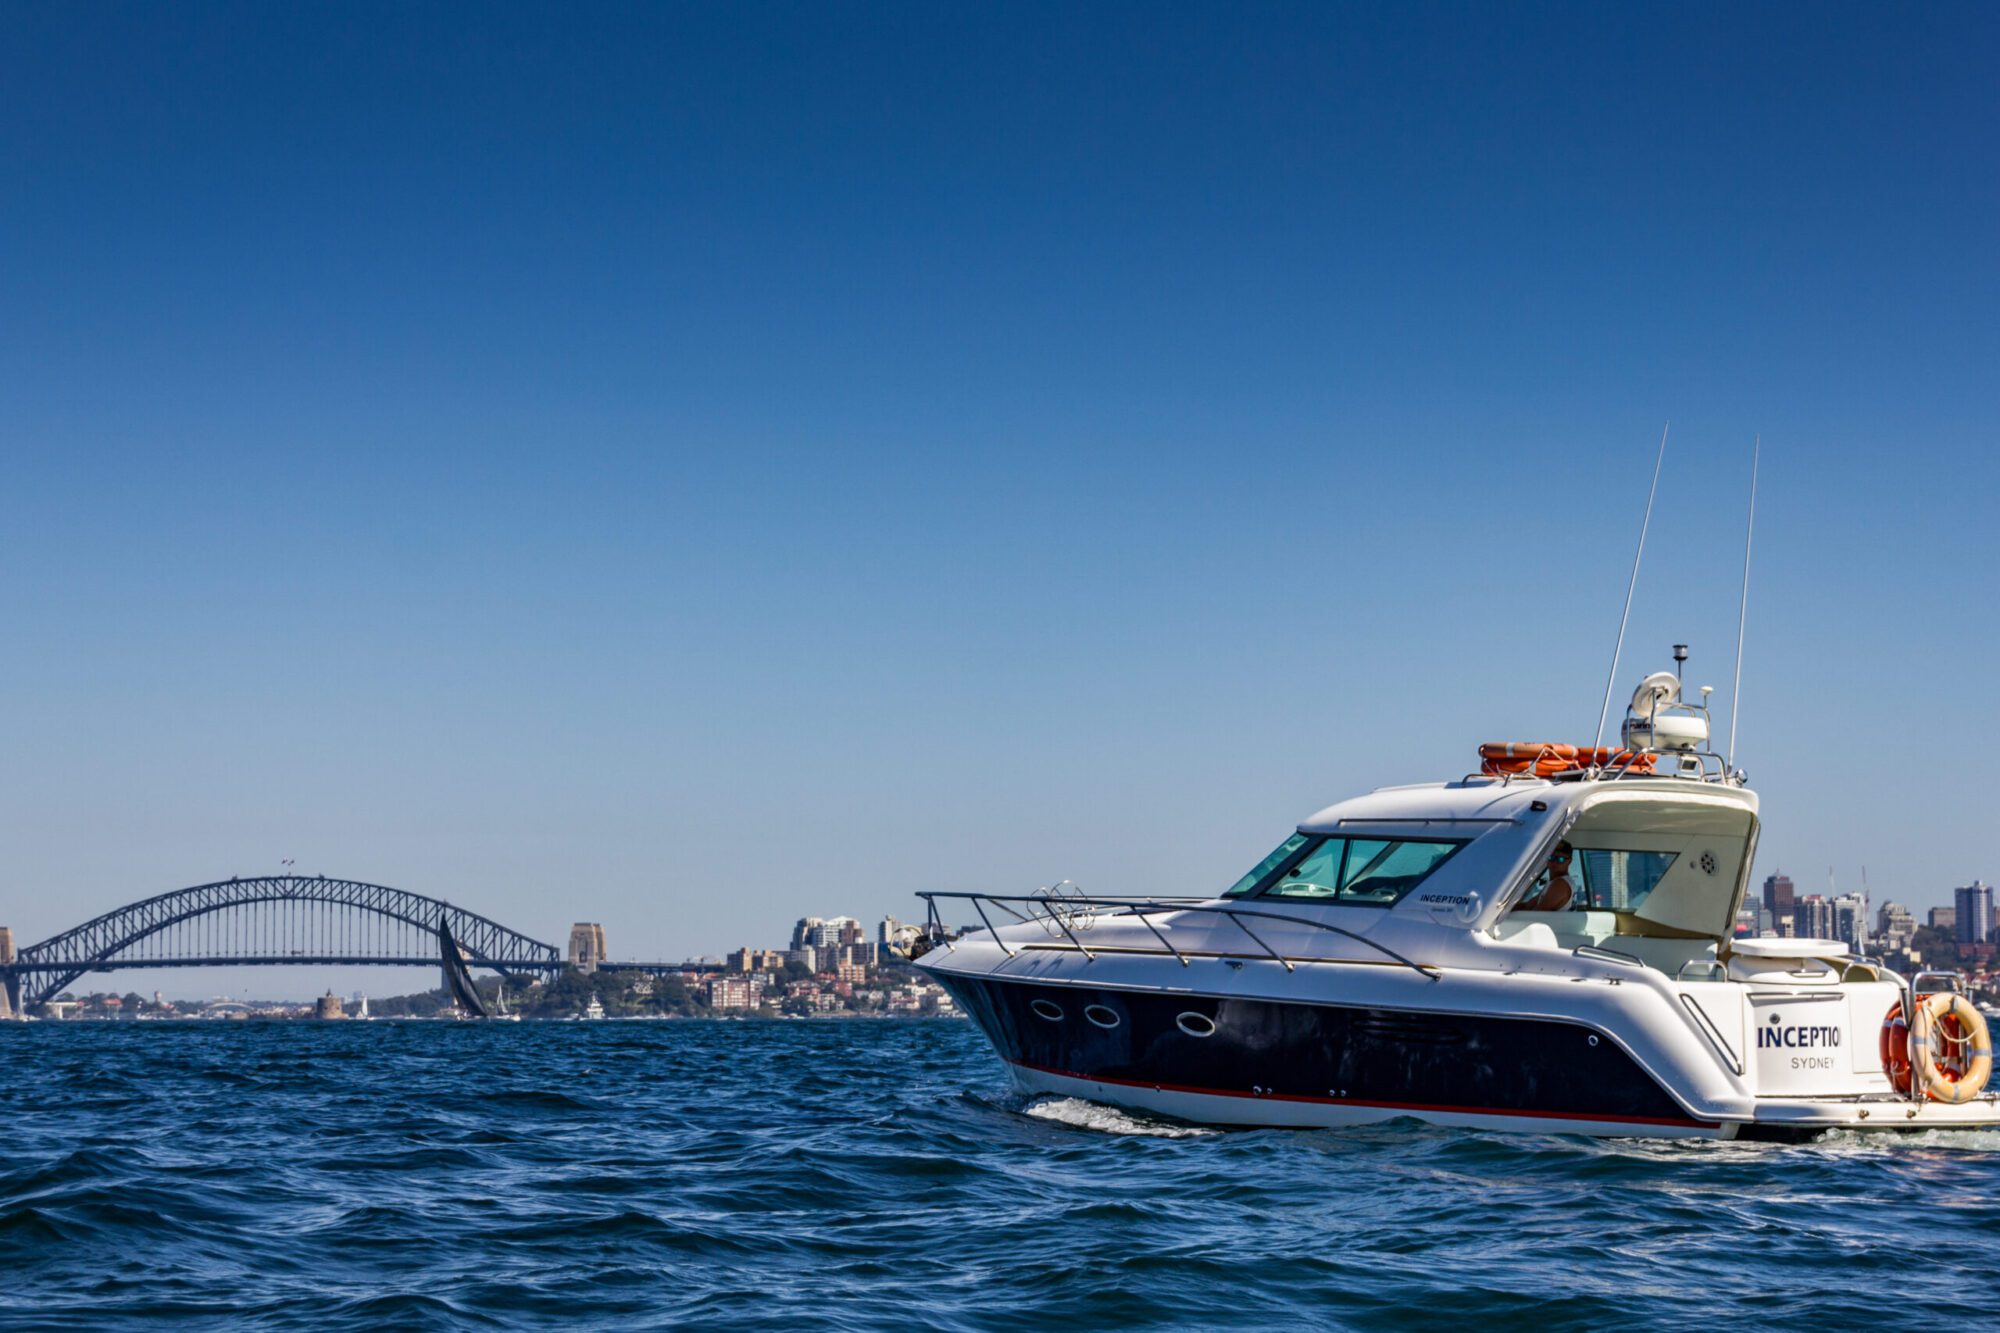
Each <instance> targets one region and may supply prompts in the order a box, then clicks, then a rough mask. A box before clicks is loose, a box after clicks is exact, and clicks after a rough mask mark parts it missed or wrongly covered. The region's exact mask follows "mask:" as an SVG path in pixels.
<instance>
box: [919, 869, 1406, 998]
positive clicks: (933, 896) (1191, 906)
mask: <svg viewBox="0 0 2000 1333" xmlns="http://www.w3.org/2000/svg"><path fill="white" fill-rule="evenodd" d="M917 897H919V898H922V899H923V900H924V906H925V908H926V911H927V914H928V917H929V921H928V924H929V925H931V926H934V927H936V930H935V931H933V932H931V933H932V935H933V937H934V938H936V939H938V940H940V941H942V942H943V943H944V944H945V945H946V947H951V944H952V936H951V933H950V931H949V929H948V928H946V927H945V925H944V918H943V917H941V916H940V915H939V914H938V900H939V899H964V900H965V901H967V902H970V903H971V904H972V906H973V910H974V911H976V912H978V913H979V919H980V920H981V921H982V922H984V923H985V925H986V930H987V933H989V934H991V935H992V936H993V942H994V943H995V944H998V945H999V946H1000V948H1001V951H1002V952H1004V953H1005V954H1006V955H1007V956H1008V957H1009V958H1012V957H1014V956H1015V954H1016V952H1017V950H1015V949H1014V948H1013V947H1012V946H1010V945H1009V944H1008V943H1007V941H1005V940H1003V939H1001V938H1000V935H999V932H998V931H995V930H994V929H993V922H992V920H991V918H989V917H988V916H987V915H986V909H985V908H984V907H983V906H981V904H982V903H991V904H993V905H994V906H995V907H999V908H1001V909H1003V910H1005V911H1007V912H1009V913H1011V914H1012V915H1014V916H1016V917H1020V919H1021V920H1022V921H1023V922H1024V923H1026V922H1030V921H1041V920H1045V919H1050V920H1054V921H1055V922H1056V924H1057V925H1059V926H1061V927H1062V931H1063V933H1064V934H1065V935H1068V936H1069V938H1070V942H1071V943H1073V944H1075V945H1076V947H1077V949H1078V951H1079V952H1081V953H1082V954H1083V956H1084V957H1085V958H1086V959H1088V960H1089V961H1091V962H1096V961H1097V955H1096V954H1094V953H1092V952H1091V951H1090V950H1089V949H1088V948H1087V947H1085V945H1084V943H1083V941H1082V940H1080V939H1078V938H1077V937H1076V934H1075V933H1074V932H1073V931H1071V930H1070V928H1069V923H1068V921H1066V920H1065V919H1063V917H1062V915H1061V913H1059V912H1056V911H1055V910H1053V903H1052V900H1050V899H1048V898H1040V897H1036V896H1034V895H1032V894H1000V893H974V892H958V891H945V890H938V889H926V890H920V891H919V892H918V893H917ZM1062 901H1063V902H1064V903H1069V904H1075V905H1076V906H1078V907H1106V908H1110V909H1113V910H1112V911H1111V912H1110V913H1109V914H1108V915H1112V916H1132V917H1136V918H1137V919H1138V921H1139V924H1141V925H1143V926H1144V927H1146V929H1147V930H1149V931H1151V932H1152V934H1153V936H1154V938H1156V939H1158V940H1159V941H1160V943H1161V944H1162V945H1164V946H1165V947H1166V950H1167V952H1168V953H1170V954H1172V955H1173V956H1174V958H1176V959H1177V960H1179V962H1180V964H1181V966H1182V967H1186V966H1188V965H1189V964H1188V958H1187V956H1186V955H1185V954H1183V953H1182V952H1181V951H1180V950H1179V949H1177V948H1175V947H1174V945H1173V942H1172V941H1170V940H1169V939H1168V938H1167V937H1166V935H1165V934H1164V933H1162V932H1161V930H1160V928H1159V927H1158V926H1156V925H1154V924H1153V922H1152V921H1151V920H1149V919H1148V917H1149V916H1150V915H1152V914H1155V913H1161V912H1192V913H1199V914H1206V915H1210V916H1220V917H1226V918H1227V919H1228V920H1229V923H1230V924H1231V925H1233V926H1235V927H1236V928H1237V929H1238V930H1240V931H1242V932H1243V933H1244V934H1245V935H1247V936H1249V937H1250V939H1251V941H1252V942H1253V943H1255V944H1256V945H1257V947H1258V948H1260V949H1262V950H1263V951H1264V952H1265V953H1266V954H1268V955H1270V957H1271V958H1272V960H1273V961H1275V962H1277V963H1279V964H1281V965H1282V966H1283V967H1284V969H1285V970H1286V971H1287V972H1294V971H1297V970H1298V969H1297V968H1295V967H1293V966H1292V960H1291V959H1289V958H1287V957H1285V956H1284V955H1283V954H1281V953H1279V952H1278V951H1277V950H1276V949H1273V948H1272V947H1271V946H1270V945H1269V944H1268V943H1266V942H1265V940H1264V939H1263V937H1261V936H1260V935H1258V934H1257V932H1256V931H1254V930H1252V929H1250V927H1248V926H1246V925H1245V924H1243V921H1242V920H1241V918H1243V917H1246V916H1248V917H1261V918H1264V919H1266V920H1270V921H1283V922H1285V923H1287V924H1290V925H1301V926H1311V927H1312V928H1313V929H1315V930H1324V931H1326V932H1328V933H1329V934H1333V935H1340V936H1343V937H1345V938H1347V939H1350V940H1354V941H1355V942H1357V943H1359V944H1365V945H1367V946H1368V947H1369V948H1371V949H1373V950H1375V951H1376V952H1377V953H1379V954H1382V955H1383V956H1384V957H1387V958H1390V959H1392V960H1394V961H1395V962H1398V963H1401V964H1402V965H1403V966H1404V967H1407V968H1409V969H1411V970H1412V971H1414V972H1416V973H1418V974H1420V975H1422V976H1424V977H1426V978H1428V979H1429V980H1431V981H1441V980H1443V979H1444V974H1443V973H1442V972H1440V971H1438V970H1437V969H1436V968H1434V967H1428V966H1426V965H1424V964H1423V963H1416V962H1412V961H1411V960H1409V959H1408V958H1405V957H1403V955H1401V954H1399V953H1397V952H1396V951H1395V950H1394V949H1391V948H1389V947H1388V946H1386V945H1383V944H1380V943H1378V942H1376V941H1375V940H1371V939H1369V938H1368V937H1367V936H1366V935H1361V934H1358V933H1356V932H1354V931H1351V930H1347V929H1344V928H1342V927H1340V926H1332V925H1328V924H1327V923H1326V922H1324V921H1314V920H1312V919H1310V918H1308V917H1302V916H1290V915H1287V914H1286V913H1283V912H1260V911H1257V910H1256V909H1254V908H1249V907H1237V906H1234V905H1223V904H1217V903H1214V902H1212V901H1211V900H1209V899H1205V898H1187V899H1176V898H1093V897H1085V896H1082V895H1079V896H1077V897H1074V898H1064V899H1062ZM1010 903H1031V904H1034V905H1036V906H1039V907H1040V908H1042V909H1043V911H1044V912H1045V913H1046V916H1044V915H1043V914H1042V913H1037V912H1035V911H1033V910H1032V909H1031V910H1030V912H1029V913H1028V914H1027V915H1025V916H1023V915H1022V914H1021V913H1020V912H1018V911H1015V909H1014V908H1012V907H1010V906H1008V904H1010ZM1307 961H1311V960H1307ZM1329 961H1333V960H1329Z"/></svg>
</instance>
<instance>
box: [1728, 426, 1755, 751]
mask: <svg viewBox="0 0 2000 1333" xmlns="http://www.w3.org/2000/svg"><path fill="white" fill-rule="evenodd" d="M1763 452H1764V437H1763V435H1762V434H1759V435H1758V436H1757V440H1756V443H1754V444H1752V445H1751V446H1750V519H1749V521H1748V522H1747V523H1745V524H1744V525H1743V600H1742V601H1741V603H1739V604H1738V606H1737V608H1736V680H1735V682H1734V683H1733V684H1731V685H1730V687H1729V753H1728V755H1727V756H1726V757H1725V758H1724V759H1723V761H1722V767H1723V769H1724V770H1725V771H1727V772H1730V773H1734V772H1735V771H1736V714H1737V713H1738V712H1739V711H1740V708H1741V704H1742V699H1743V625H1744V622H1745V621H1747V620H1748V619H1749V616H1750V539H1751V538H1752V537H1753V536H1755V535H1756V532H1757V458H1758V455H1759V454H1761V453H1763Z"/></svg>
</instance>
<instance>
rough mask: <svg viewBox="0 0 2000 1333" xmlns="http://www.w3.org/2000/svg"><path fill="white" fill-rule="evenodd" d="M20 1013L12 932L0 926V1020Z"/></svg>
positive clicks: (19, 980) (8, 928) (19, 988)
mask: <svg viewBox="0 0 2000 1333" xmlns="http://www.w3.org/2000/svg"><path fill="white" fill-rule="evenodd" d="M20 1012H21V979H20V978H19V977H18V976H15V975H14V931H13V929H12V928H11V927H8V926H0V1019H6V1018H14V1017H16V1016H18V1015H19V1014H20Z"/></svg>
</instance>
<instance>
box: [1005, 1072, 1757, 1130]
mask: <svg viewBox="0 0 2000 1333" xmlns="http://www.w3.org/2000/svg"><path fill="white" fill-rule="evenodd" d="M1009 1063H1010V1064H1016V1065H1019V1066H1020V1067H1021V1068H1023V1069H1032V1070H1034V1071H1035V1072H1036V1073H1037V1074H1053V1075H1055V1076H1056V1077H1057V1078H1073V1079H1076V1080H1077V1081H1078V1082H1080V1083H1115V1084H1117V1085H1118V1086H1119V1087H1121V1088H1151V1089H1152V1090H1153V1091H1155V1092H1186V1093H1193V1094H1195V1095H1196V1096H1200V1097H1245V1098H1248V1099H1250V1100H1251V1101H1259V1102H1312V1103H1314V1104H1316V1105H1321V1106H1365V1107H1368V1108H1369V1109H1371V1110H1377V1111H1436V1112H1440V1113H1443V1114H1449V1115H1513V1116H1522V1117H1525V1118H1527V1119H1531V1120H1601V1121H1605V1122H1608V1123H1613V1124H1620V1125H1678V1126H1688V1125H1691V1126H1693V1127H1695V1128H1696V1129H1714V1128H1715V1127H1716V1126H1717V1124H1719V1123H1720V1122H1718V1121H1713V1120H1690V1119H1687V1118H1686V1117H1664V1118H1663V1117H1660V1116H1650V1115H1603V1114H1596V1113H1594V1114H1590V1115H1581V1114H1577V1113H1575V1112H1571V1111H1515V1110H1507V1109H1503V1108H1501V1107H1497V1106H1437V1105H1432V1104H1431V1103H1429V1102H1367V1101H1361V1100H1359V1099H1357V1098H1353V1097H1312V1096H1308V1095H1306V1094H1305V1093H1297V1092H1264V1093H1258V1092H1238V1091H1235V1090H1233V1089H1229V1088H1195V1087H1187V1086H1184V1085H1182V1084H1179V1083H1154V1082H1152V1081H1150V1080H1148V1079H1138V1078H1108V1077H1106V1076H1105V1075H1103V1074H1077V1073H1072V1072H1071V1071H1069V1070H1067V1069H1055V1068H1052V1067H1050V1066H1048V1065H1037V1064H1030V1063H1029V1062H1028V1061H1026V1060H1013V1061H1009Z"/></svg>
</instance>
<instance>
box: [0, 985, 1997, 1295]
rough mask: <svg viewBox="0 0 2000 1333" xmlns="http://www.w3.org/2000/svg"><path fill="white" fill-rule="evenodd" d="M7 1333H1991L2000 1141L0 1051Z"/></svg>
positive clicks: (637, 1060) (538, 1047)
mask: <svg viewBox="0 0 2000 1333" xmlns="http://www.w3.org/2000/svg"><path fill="white" fill-rule="evenodd" d="M0 1145H4V1153H0V1323H5V1324H7V1325H9V1326H18V1327H36V1328H114V1327H115V1328H132V1327H138V1326H143V1325H147V1324H149V1323H155V1322H157V1323H174V1324H178V1325H181V1326H184V1327H189V1326H192V1327H203V1326H211V1325H222V1324H228V1325H230V1326H239V1327H240V1326H251V1327H267V1328H312V1329H329V1328H334V1329H337V1328H370V1329H373V1328H381V1327H419V1328H420V1327H435V1328H458V1327H484V1326H491V1327H520V1326H528V1327H541V1326H548V1327H568V1328H574V1327H621V1328H623V1327H640V1326H669V1325H678V1324H685V1323H693V1322H696V1321H702V1322H710V1321H718V1322H730V1323H740V1324H746V1325H750V1326H767V1325H777V1324H786V1325H790V1326H795V1327H805V1328H835V1329H842V1328H884V1327H900V1328H940V1329H1015V1328H1019V1327H1022V1326H1024V1325H1038V1324H1056V1323H1064V1324H1069V1325H1075V1326H1081V1327H1098V1328H1104V1327H1120V1328H1127V1327H1158V1328H1264V1327H1268V1326H1271V1325H1274V1324H1282V1325H1313V1326H1320V1327H1357V1328H1380V1327H1387V1326H1391V1325H1393V1326H1396V1327H1399V1328H1407V1329H1452V1330H1455V1331H1457V1333H1463V1330H1464V1329H1465V1327H1466V1326H1467V1324H1468V1321H1473V1322H1476V1323H1477V1324H1478V1325H1479V1326H1480V1327H1481V1328H1482V1329H1484V1328H1505V1327H1522V1328H1534V1329H1537V1330H1555V1329H1568V1328H1578V1329H1581V1328H1591V1329H1601V1328H1608V1327H1622V1328H1632V1327H1654V1328H1688V1327H1697V1326H1700V1327H1714V1326H1717V1325H1718V1324H1722V1323H1728V1324H1733V1325H1738V1326H1743V1327H1751V1328H1780V1327H1802V1326H1805V1325H1807V1324H1813V1325H1817V1326H1822V1327H1824V1326H1829V1325H1833V1326H1837V1325H1841V1324H1848V1323H1850V1322H1853V1323H1863V1322H1865V1323H1868V1324H1875V1323H1882V1322H1888V1323H1892V1324H1894V1325H1897V1326H1904V1327H1922V1326H1937V1321H1939V1320H1942V1319H1951V1320H1954V1321H1965V1325H1964V1326H1968V1327H1970V1326H1979V1325H1982V1324H1985V1325H1988V1326H1990V1321H1991V1319H1992V1318H1993V1316H1992V1314H1991V1313H1990V1312H1991V1311H1992V1310H1994V1309H1995V1308H1996V1303H2000V1278H1996V1271H1995V1270H1996V1263H2000V1207H1996V1193H2000V1191H1996V1184H1997V1183H2000V1135H1975V1136H1970V1137H1945V1136H1936V1137H1923V1138H1918V1139H1915V1140H1902V1141H1881V1140H1872V1139H1860V1138H1853V1137H1849V1138H1841V1139H1836V1140H1833V1141H1831V1142H1827V1143H1822V1144H1816V1145H1811V1146H1804V1147H1781V1146H1767V1145H1742V1146H1735V1145H1715V1144H1695V1145H1690V1144H1680V1145H1674V1144H1666V1143H1657V1142H1642V1141H1590V1140H1584V1139H1573V1138H1561V1137H1548V1136H1542V1137H1506V1136H1498V1135H1487V1134H1478V1133H1468V1132H1463V1131H1452V1130H1438V1129H1430V1128H1425V1127H1423V1126H1420V1125H1416V1124H1413V1123H1397V1124H1395V1125H1390V1126H1385V1127H1381V1128H1378V1129H1373V1130H1369V1131H1366V1132H1358V1133H1357V1132H1351V1131H1350V1132H1345V1133H1301V1132H1247V1133H1246V1132H1232V1133H1213V1132H1205V1131H1199V1130H1191V1129H1189V1128H1187V1127H1181V1126H1174V1125H1169V1124H1162V1123H1149V1122H1143V1121H1139V1120H1135V1119H1133V1118H1131V1117H1129V1116H1126V1115H1124V1114H1122V1113H1119V1112H1116V1111H1111V1110H1108V1109H1106V1108H1100V1107H1094V1106H1090V1105H1087V1104H1083V1103H1078V1102H1070V1101H1052V1102H1051V1101H1045V1102H1039V1103H1027V1102H1024V1101H1023V1100H1022V1099H1021V1098H1019V1097H1017V1096H1015V1095H1014V1094H1012V1093H1011V1092H1010V1091H1009V1090H1008V1088H1007V1085H1006V1081H1005V1079H1004V1076H1003V1075H1002V1073H1001V1070H1000V1067H999V1065H998V1063H997V1061H995V1059H994V1058H993V1057H992V1055H991V1054H990V1052H989V1051H988V1050H987V1048H986V1046H985V1043H984V1042H983V1040H982V1039H981V1038H980V1037H979V1035H978V1033H977V1032H976V1031H975V1030H974V1029H973V1028H972V1027H971V1025H969V1024H963V1023H951V1022H909V1023H896V1022H872V1023H869V1022H855V1023H782V1022H743V1023H706V1022H667V1023H595V1024H582V1023H575V1024H534V1023H522V1024H484V1025H480V1024H448V1023H412V1024H404V1023H382V1022H378V1023H372V1024H359V1023H349V1024H324V1025H316V1024H310V1023H268V1024H266V1023H254V1022H253V1023H233V1024H223V1023H213V1024H186V1025H177V1024H55V1023H42V1024H35V1025H26V1026H23V1025H13V1024H0Z"/></svg>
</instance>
